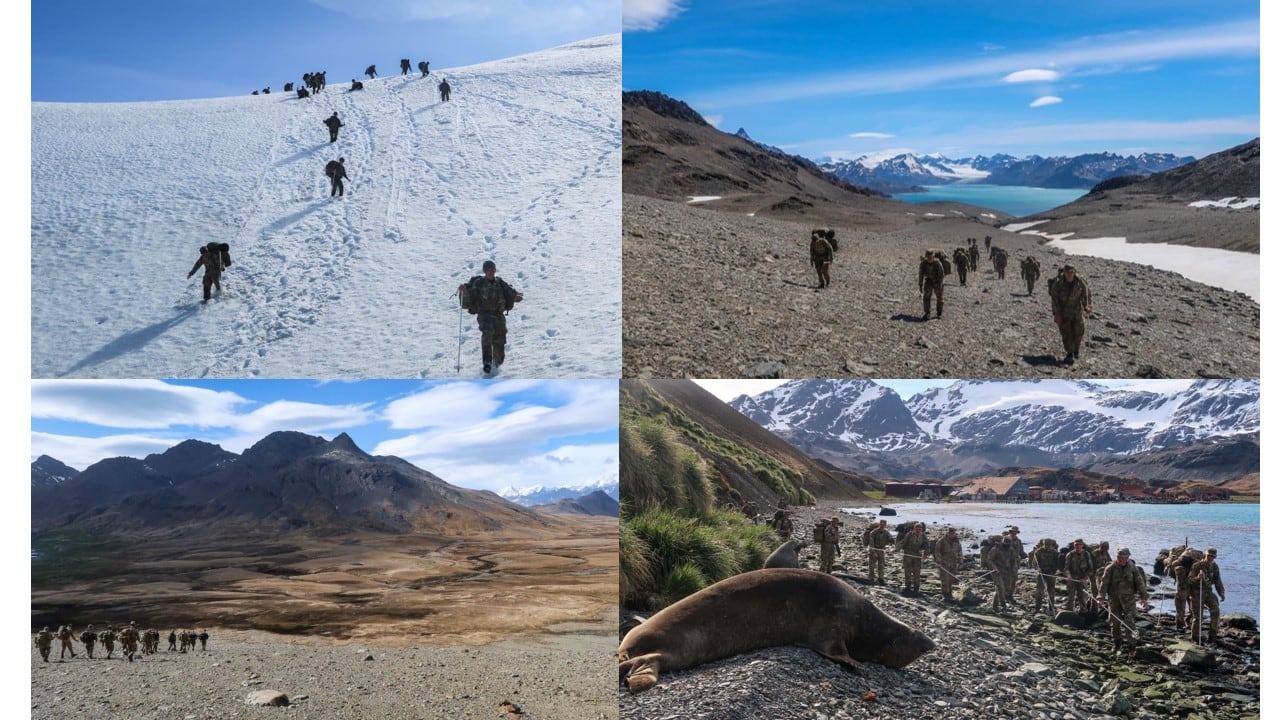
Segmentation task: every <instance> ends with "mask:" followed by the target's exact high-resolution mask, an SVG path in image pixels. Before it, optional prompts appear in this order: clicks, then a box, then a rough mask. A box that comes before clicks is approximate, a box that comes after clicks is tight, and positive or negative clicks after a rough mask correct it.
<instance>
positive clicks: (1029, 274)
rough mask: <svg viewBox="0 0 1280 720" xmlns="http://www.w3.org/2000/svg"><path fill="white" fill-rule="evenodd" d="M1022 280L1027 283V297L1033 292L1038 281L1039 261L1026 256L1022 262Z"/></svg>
mask: <svg viewBox="0 0 1280 720" xmlns="http://www.w3.org/2000/svg"><path fill="white" fill-rule="evenodd" d="M1022 279H1023V280H1026V281H1027V297H1030V296H1031V295H1032V293H1034V292H1035V289H1036V282H1038V281H1039V280H1040V261H1039V260H1037V259H1035V257H1034V256H1031V255H1028V256H1027V257H1025V258H1023V260H1022Z"/></svg>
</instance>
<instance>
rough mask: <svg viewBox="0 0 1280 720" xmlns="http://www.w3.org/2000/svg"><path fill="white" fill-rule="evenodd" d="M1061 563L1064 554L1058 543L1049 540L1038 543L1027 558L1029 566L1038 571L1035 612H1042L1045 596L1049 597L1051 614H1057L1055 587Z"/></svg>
mask: <svg viewBox="0 0 1280 720" xmlns="http://www.w3.org/2000/svg"><path fill="white" fill-rule="evenodd" d="M1061 562H1062V554H1061V553H1059V552H1058V543H1056V542H1054V541H1053V540H1050V539H1048V538H1046V539H1044V540H1041V541H1040V542H1039V543H1037V544H1036V547H1035V549H1034V550H1032V551H1031V556H1030V557H1028V558H1027V565H1029V566H1031V569H1032V570H1035V571H1036V595H1035V600H1036V609H1035V612H1040V607H1041V605H1043V604H1044V599H1045V596H1046V595H1048V597H1049V614H1050V615H1054V614H1055V608H1056V605H1055V603H1054V591H1055V588H1054V585H1055V584H1056V583H1057V575H1058V571H1059V570H1060V569H1061V567H1060V563H1061Z"/></svg>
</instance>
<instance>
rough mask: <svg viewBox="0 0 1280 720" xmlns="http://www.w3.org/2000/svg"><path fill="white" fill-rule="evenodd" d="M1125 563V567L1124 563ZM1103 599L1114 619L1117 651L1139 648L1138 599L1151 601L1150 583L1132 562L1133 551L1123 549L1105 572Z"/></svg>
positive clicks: (1113, 642)
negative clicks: (1149, 594) (1148, 583)
mask: <svg viewBox="0 0 1280 720" xmlns="http://www.w3.org/2000/svg"><path fill="white" fill-rule="evenodd" d="M1122 563H1123V564H1122ZM1102 597H1104V598H1106V599H1107V612H1108V614H1109V615H1110V616H1111V642H1112V645H1113V647H1114V648H1115V649H1116V650H1121V649H1123V648H1126V647H1127V648H1128V649H1129V650H1130V651H1132V650H1133V649H1134V647H1135V646H1136V645H1137V638H1136V637H1134V635H1135V633H1136V632H1137V630H1136V628H1135V627H1134V623H1135V622H1136V615H1137V610H1136V607H1135V601H1136V600H1139V599H1140V600H1142V602H1143V603H1146V601H1147V581H1146V578H1145V577H1144V576H1143V575H1142V571H1141V570H1139V569H1138V565H1137V564H1136V563H1134V562H1132V561H1130V560H1129V550H1128V549H1127V548H1120V551H1119V553H1117V559H1116V561H1115V562H1113V563H1111V564H1110V565H1107V568H1106V570H1104V571H1103V572H1102Z"/></svg>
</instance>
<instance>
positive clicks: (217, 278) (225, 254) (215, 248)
mask: <svg viewBox="0 0 1280 720" xmlns="http://www.w3.org/2000/svg"><path fill="white" fill-rule="evenodd" d="M230 266H231V246H230V245H228V244H227V243H217V242H211V243H209V244H207V245H201V246H200V258H199V259H198V260H196V264H195V265H192V266H191V272H189V273H187V279H188V280H190V279H191V276H192V275H195V274H196V271H197V270H199V269H200V268H201V267H204V299H203V300H201V301H200V302H201V303H207V302H209V298H210V297H212V296H213V289H214V288H217V290H218V292H219V293H221V292H222V271H223V270H225V269H226V268H228V267H230Z"/></svg>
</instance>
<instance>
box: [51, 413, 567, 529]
mask: <svg viewBox="0 0 1280 720" xmlns="http://www.w3.org/2000/svg"><path fill="white" fill-rule="evenodd" d="M34 477H35V467H34V465H33V481H34ZM31 519H32V528H33V530H36V531H40V530H48V529H54V528H59V527H63V526H70V525H74V526H75V527H77V528H79V529H104V530H105V529H109V530H111V531H120V530H122V529H125V528H155V527H164V526H178V525H189V524H196V525H200V524H213V525H223V524H230V523H244V524H247V525H251V526H258V527H261V528H264V529H266V528H277V529H281V530H285V529H298V528H305V529H308V530H310V531H312V532H317V533H328V532H338V533H341V532H349V531H353V530H371V531H380V532H408V531H415V532H438V533H459V532H469V531H480V530H494V529H497V528H500V527H503V526H506V525H509V524H513V523H516V524H518V523H534V524H543V523H544V522H545V521H544V520H543V519H542V518H541V517H540V516H539V515H538V514H537V513H534V512H532V511H530V510H527V509H524V508H521V507H519V506H518V505H515V504H514V503H510V502H507V501H506V500H503V499H501V498H499V497H498V496H497V495H495V494H493V493H490V492H478V491H474V490H465V489H462V488H458V487H455V486H453V485H450V484H448V483H446V482H445V481H444V480H441V479H440V478H438V477H436V476H435V475H432V474H431V473H429V472H426V471H424V470H421V469H420V468H417V467H415V466H413V465H411V464H410V463H408V462H406V461H404V460H401V459H399V458H396V457H384V456H378V457H375V456H372V455H369V454H367V453H365V452H364V451H363V450H361V449H360V448H358V447H357V446H356V445H355V443H354V442H353V441H352V440H351V438H350V437H349V436H348V435H346V434H345V433H344V434H341V435H339V436H338V437H336V438H334V439H333V440H332V441H328V440H325V439H324V438H321V437H315V436H311V435H306V434H304V433H298V432H275V433H272V434H270V435H268V436H266V437H265V438H263V439H262V440H260V441H258V442H257V443H256V444H254V445H253V446H252V447H250V448H249V449H247V450H246V451H245V452H244V453H243V454H241V455H235V454H234V453H229V452H227V451H225V450H223V449H222V448H220V447H218V446H217V445H211V444H209V443H204V442H199V441H194V440H189V441H186V442H184V443H181V444H179V445H177V446H175V447H173V448H170V449H169V450H167V451H165V452H164V453H159V454H156V455H150V456H148V457H147V458H145V459H143V460H137V459H133V458H110V459H107V460H103V461H100V462H97V463H94V464H93V465H91V466H90V467H88V468H86V469H85V470H84V471H83V472H81V473H80V474H78V475H76V476H75V477H74V478H71V479H69V480H67V481H64V482H62V483H59V484H57V485H56V486H45V487H42V488H33V490H32V502H31Z"/></svg>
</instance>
